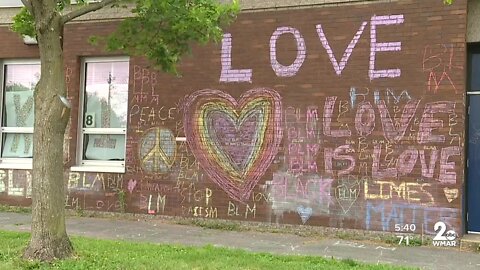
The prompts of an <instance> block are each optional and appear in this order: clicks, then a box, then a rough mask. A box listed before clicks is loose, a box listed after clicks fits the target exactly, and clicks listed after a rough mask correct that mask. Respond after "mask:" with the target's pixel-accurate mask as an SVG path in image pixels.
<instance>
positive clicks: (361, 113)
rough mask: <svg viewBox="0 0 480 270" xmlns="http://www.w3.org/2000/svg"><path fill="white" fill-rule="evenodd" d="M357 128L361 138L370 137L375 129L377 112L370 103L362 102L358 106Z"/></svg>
mask: <svg viewBox="0 0 480 270" xmlns="http://www.w3.org/2000/svg"><path fill="white" fill-rule="evenodd" d="M355 128H356V129H357V132H358V135H360V136H368V135H370V134H371V133H372V131H373V129H374V128H375V111H374V110H373V106H372V105H371V104H370V102H362V103H360V105H358V109H357V115H356V116H355Z"/></svg>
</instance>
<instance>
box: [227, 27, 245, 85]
mask: <svg viewBox="0 0 480 270" xmlns="http://www.w3.org/2000/svg"><path fill="white" fill-rule="evenodd" d="M221 61H222V72H221V73H220V82H250V83H251V82H252V70H251V69H232V34H230V33H225V34H224V35H223V38H222V57H221Z"/></svg>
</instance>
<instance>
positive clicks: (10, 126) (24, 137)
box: [2, 64, 40, 157]
mask: <svg viewBox="0 0 480 270" xmlns="http://www.w3.org/2000/svg"><path fill="white" fill-rule="evenodd" d="M39 79H40V65H39V64H7V65H5V66H4V93H3V110H2V112H3V113H2V129H3V131H2V142H3V144H2V146H3V147H2V157H32V150H33V143H32V133H33V124H34V123H33V122H34V104H33V103H34V102H33V91H34V89H35V85H36V84H37V82H38V80H39ZM25 128H27V129H25Z"/></svg>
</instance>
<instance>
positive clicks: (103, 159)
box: [72, 57, 129, 172]
mask: <svg viewBox="0 0 480 270" xmlns="http://www.w3.org/2000/svg"><path fill="white" fill-rule="evenodd" d="M128 79H129V60H128V58H125V57H121V58H119V57H117V58H89V59H85V60H84V61H83V63H82V87H81V103H80V104H82V105H83V106H82V109H81V118H80V119H81V121H80V123H81V128H80V130H81V132H80V134H79V136H80V137H79V141H80V147H79V148H78V152H79V157H78V159H79V161H80V166H77V167H74V168H72V170H84V171H102V172H125V147H126V145H125V144H126V133H127V106H128V105H127V104H128Z"/></svg>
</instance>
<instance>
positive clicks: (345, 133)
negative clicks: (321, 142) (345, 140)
mask: <svg viewBox="0 0 480 270" xmlns="http://www.w3.org/2000/svg"><path fill="white" fill-rule="evenodd" d="M336 100H337V97H327V98H326V99H325V107H324V108H323V134H324V135H325V136H330V137H349V136H350V135H352V132H351V131H350V130H347V129H344V130H332V114H333V110H334V108H335V101H336Z"/></svg>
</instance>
